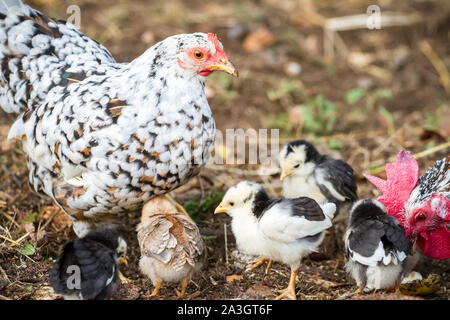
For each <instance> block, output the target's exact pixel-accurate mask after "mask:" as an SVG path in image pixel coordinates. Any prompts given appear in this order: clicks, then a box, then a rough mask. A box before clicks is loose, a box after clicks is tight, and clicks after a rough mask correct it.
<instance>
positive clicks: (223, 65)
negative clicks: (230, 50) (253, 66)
mask: <svg viewBox="0 0 450 320" xmlns="http://www.w3.org/2000/svg"><path fill="white" fill-rule="evenodd" d="M207 70H209V71H224V72H226V73H229V74H231V75H233V76H235V77H239V74H238V71H237V69H236V67H235V66H234V65H233V64H232V63H231V62H230V61H228V60H225V59H219V62H218V63H217V64H213V65H210V66H209V67H208V68H207Z"/></svg>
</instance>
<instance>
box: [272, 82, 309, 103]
mask: <svg viewBox="0 0 450 320" xmlns="http://www.w3.org/2000/svg"><path fill="white" fill-rule="evenodd" d="M304 91H305V88H304V86H303V83H302V82H301V81H300V80H298V79H284V80H282V81H281V82H280V83H278V84H277V85H276V86H274V87H272V88H270V89H268V90H267V92H266V94H267V98H268V99H269V100H270V101H279V100H282V99H296V98H298V97H301V96H302V95H303V93H304Z"/></svg>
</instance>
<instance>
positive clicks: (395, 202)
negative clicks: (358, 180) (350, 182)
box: [364, 150, 419, 224]
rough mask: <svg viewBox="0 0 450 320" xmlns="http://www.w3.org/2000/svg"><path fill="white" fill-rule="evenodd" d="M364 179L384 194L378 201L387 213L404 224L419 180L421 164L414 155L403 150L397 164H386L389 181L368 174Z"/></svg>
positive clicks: (399, 154)
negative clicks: (405, 209)
mask: <svg viewBox="0 0 450 320" xmlns="http://www.w3.org/2000/svg"><path fill="white" fill-rule="evenodd" d="M364 177H366V179H367V180H369V181H370V182H371V183H373V184H374V185H375V187H377V188H378V189H379V190H380V191H381V192H382V193H383V195H382V196H380V197H379V198H378V199H377V200H378V201H380V202H381V203H383V204H384V205H385V206H386V210H387V213H388V214H390V215H392V216H394V217H396V218H397V220H399V222H400V223H402V224H403V223H404V222H405V220H404V216H403V214H402V212H403V209H404V206H405V203H406V201H408V199H409V196H410V194H411V191H412V190H413V189H414V187H415V186H416V184H417V181H418V180H419V164H418V163H417V160H416V159H415V158H414V157H413V155H412V154H411V153H410V152H408V151H405V150H402V151H400V152H399V153H398V155H397V160H396V162H395V164H390V163H388V164H386V177H387V180H383V179H380V178H378V177H374V176H370V175H367V174H364Z"/></svg>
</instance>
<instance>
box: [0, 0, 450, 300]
mask: <svg viewBox="0 0 450 320" xmlns="http://www.w3.org/2000/svg"><path fill="white" fill-rule="evenodd" d="M73 2H74V1H68V0H64V1H56V0H35V1H27V3H31V4H32V5H33V6H34V7H36V8H39V9H40V10H41V11H43V12H44V13H46V14H48V15H50V16H54V17H60V18H67V16H68V15H67V13H66V8H67V7H68V6H69V5H71V4H73ZM75 3H77V4H79V6H80V8H81V30H82V31H83V32H84V33H86V34H87V35H88V36H90V37H92V38H94V39H96V40H97V41H99V42H100V43H102V44H104V45H105V46H106V47H107V48H108V49H109V50H110V51H111V52H112V54H113V55H114V56H115V57H116V59H117V60H118V61H121V62H125V61H131V60H132V59H134V58H135V57H137V56H138V55H139V54H141V53H142V52H143V51H145V50H146V49H147V48H148V47H149V46H151V45H152V44H154V43H155V42H157V41H159V40H162V39H164V38H165V37H167V36H169V35H172V34H176V33H188V32H195V31H202V32H215V33H217V34H218V35H219V38H220V39H221V41H222V42H223V44H224V47H225V52H226V53H227V54H228V56H229V57H230V58H231V60H232V61H233V63H234V64H235V65H236V66H237V67H238V69H239V72H240V77H239V78H238V79H231V78H229V77H227V76H226V75H223V74H213V75H212V76H211V77H210V79H209V80H208V82H207V94H208V96H209V98H208V100H209V103H210V105H211V108H212V111H213V114H214V117H215V120H216V123H217V127H218V129H219V130H222V131H223V130H225V129H226V128H244V129H249V128H255V129H259V128H279V129H280V138H281V143H284V142H286V141H289V140H291V139H296V138H300V137H302V138H306V139H309V140H311V141H313V142H314V143H315V144H316V145H317V146H318V148H319V150H320V151H322V152H326V153H328V154H330V155H332V156H334V157H337V158H341V159H345V160H346V161H347V162H348V163H349V164H350V165H351V166H352V167H353V168H354V169H355V172H356V175H357V178H358V181H357V182H358V195H359V197H360V198H374V197H376V196H378V195H379V193H378V191H376V190H374V188H373V187H372V186H371V185H370V184H369V183H368V182H367V181H366V180H364V179H363V177H362V173H363V172H372V173H374V174H375V173H376V174H378V175H379V176H381V177H383V175H384V172H383V171H382V170H379V168H380V166H381V167H383V166H384V164H385V163H386V162H390V161H393V160H394V159H395V155H396V154H397V152H398V151H399V150H401V149H402V148H405V149H407V150H410V151H411V152H412V153H414V154H415V155H417V156H418V161H419V163H420V168H421V173H423V172H424V171H425V170H426V168H427V167H428V166H430V165H432V164H433V163H434V161H436V160H437V159H441V158H443V157H444V156H445V155H447V154H449V151H450V148H449V146H448V141H449V138H450V127H449V123H450V100H449V91H446V89H445V81H444V80H443V78H445V72H442V69H439V68H436V65H439V62H440V63H441V64H443V65H444V66H445V65H446V66H447V70H448V66H450V46H449V45H448V43H449V40H450V39H449V37H450V19H449V18H450V4H449V3H446V2H445V1H419V0H417V1H412V0H411V1H402V2H399V1H397V2H396V1H393V0H384V1H380V6H381V10H382V14H383V12H385V11H386V12H387V11H394V12H400V13H402V14H404V15H407V16H409V15H411V14H415V15H418V16H419V17H421V19H422V20H421V21H419V22H416V23H411V24H409V25H405V26H396V27H386V28H384V27H383V28H381V30H368V29H366V28H363V29H358V30H350V31H342V32H339V36H340V37H339V39H341V41H338V42H336V43H338V48H336V49H335V50H334V51H335V52H334V59H331V58H330V57H329V56H326V55H325V53H324V46H327V45H329V40H324V28H323V25H324V21H325V20H326V19H327V18H332V17H341V16H347V15H352V14H364V13H365V12H366V8H367V6H368V5H369V3H368V2H367V1H362V0H352V1H343V0H339V1H331V0H327V1H320V2H319V1H317V2H313V1H308V0H286V1H275V0H259V1H240V0H232V1H227V2H225V3H224V2H222V1H221V2H213V1H198V0H188V1H181V0H180V1H173V0H170V1H167V0H165V1H160V0H155V1H144V0H128V1H113V0H99V1H93V0H77V1H75ZM258 35H259V36H258ZM430 48H431V51H432V54H430ZM439 70H440V71H439ZM447 76H448V71H447ZM443 83H444V84H443ZM448 86H449V84H447V90H448V89H449V87H448ZM355 88H358V89H359V91H357V90H354V89H355ZM352 90H353V91H352ZM357 94H361V97H360V99H357V101H356V102H352V97H351V96H352V95H353V97H354V96H355V95H357ZM318 95H322V97H324V99H325V100H326V101H327V102H330V103H331V104H332V105H333V106H335V107H336V112H335V113H334V114H333V115H332V117H331V118H320V116H317V115H316V118H314V119H316V120H317V119H318V120H317V121H318V123H319V124H321V125H322V124H324V123H325V124H329V125H330V126H331V129H330V128H328V129H323V128H321V129H317V128H316V129H314V128H313V129H311V128H308V127H307V125H306V124H304V123H302V122H301V121H300V120H299V119H298V118H299V117H298V113H296V110H297V109H298V108H297V107H298V106H306V107H305V109H308V107H310V106H311V104H313V103H314V102H311V98H315V97H316V98H317V96H318ZM308 101H309V102H308ZM315 101H317V100H315ZM319 104H320V106H321V107H322V106H324V105H325V104H326V103H323V101H322V102H321V103H319ZM14 119H15V118H14V115H9V114H5V113H4V112H3V111H0V226H1V227H2V228H1V229H0V300H1V299H15V300H16V299H24V300H28V299H58V298H60V297H58V296H56V295H54V294H53V292H52V290H51V288H50V287H49V277H48V274H49V270H50V269H51V267H52V265H53V263H54V260H55V259H56V257H57V256H58V254H59V252H60V250H61V248H62V246H63V245H64V244H65V243H66V242H67V241H69V240H73V239H75V235H74V233H73V231H72V230H71V223H70V221H69V220H68V218H67V217H65V216H64V215H63V214H62V213H61V212H60V211H59V210H57V209H56V208H55V207H54V206H53V205H52V202H51V201H50V200H48V199H41V198H39V197H38V196H37V195H35V194H34V193H33V192H31V191H30V189H29V187H28V173H27V168H26V163H25V156H24V153H23V151H22V149H21V145H20V143H19V142H16V141H9V142H7V141H6V136H7V134H8V130H9V127H10V125H11V124H12V122H13V121H14ZM330 123H331V124H330ZM446 144H447V145H446ZM424 151H425V153H424ZM261 169H262V168H261V166H257V165H227V166H209V167H207V168H205V169H204V170H202V172H201V174H200V175H199V177H198V178H194V179H192V180H191V181H190V182H189V183H188V184H187V185H185V186H183V187H181V188H179V189H177V190H176V191H174V192H173V195H174V196H175V198H176V199H177V200H178V201H179V202H180V203H184V204H186V203H187V202H188V201H191V203H192V202H195V203H198V202H200V201H201V199H205V198H208V197H212V196H214V195H217V194H218V193H219V192H222V191H225V190H226V189H227V188H228V187H230V186H232V185H234V184H235V183H237V182H238V181H241V180H244V179H247V180H252V181H256V182H260V183H263V184H264V185H265V187H266V188H267V190H268V191H269V192H270V193H271V194H272V195H273V196H280V195H281V183H280V181H279V179H278V174H277V173H276V172H275V171H274V174H273V175H270V176H269V175H266V176H260V175H258V174H257V173H258V170H261ZM265 169H270V168H265ZM272 169H273V168H272ZM213 210H214V206H209V207H207V208H205V209H204V210H198V211H196V212H195V214H196V216H195V220H196V222H197V224H198V226H199V228H200V231H201V234H202V235H203V236H204V239H205V244H206V251H207V256H206V262H205V266H204V269H203V271H202V272H201V273H199V274H197V275H196V276H195V277H194V279H193V281H192V282H191V283H190V285H189V287H188V292H187V294H188V295H187V298H188V299H273V298H274V297H275V296H276V292H275V290H276V289H282V288H284V287H286V285H287V283H288V279H289V270H288V267H287V266H284V265H282V264H278V263H275V264H274V266H273V268H272V270H271V271H270V272H269V273H268V274H267V275H265V274H264V268H260V269H258V270H256V271H255V272H253V273H247V272H244V271H245V269H246V267H247V262H248V257H243V256H242V255H241V254H239V253H238V252H237V250H236V247H235V243H234V237H233V235H232V233H231V232H230V218H229V217H227V216H226V215H223V216H222V215H219V216H213ZM138 221H139V213H135V214H131V213H130V214H128V215H126V216H124V217H123V232H124V235H125V237H126V240H127V243H128V254H127V255H128V266H127V267H126V266H121V271H122V272H123V273H124V275H125V276H126V277H128V278H129V279H130V280H131V281H130V283H128V284H123V285H122V288H121V290H120V291H119V292H118V293H117V295H116V297H115V298H117V299H150V297H149V296H150V294H151V292H152V290H153V287H152V285H151V282H150V280H149V279H147V278H145V277H144V276H142V275H141V274H140V273H139V270H138V261H139V256H140V252H139V247H138V243H137V238H136V232H135V227H136V225H137V223H138ZM346 222H347V221H346V212H343V213H341V214H340V215H339V216H338V217H337V219H336V223H335V226H334V228H333V229H332V230H330V232H329V233H330V235H329V236H328V238H327V239H328V240H327V243H328V245H327V248H328V249H327V255H328V256H327V257H325V259H318V258H317V257H315V258H314V259H313V258H307V259H305V260H304V262H303V264H302V266H301V268H300V272H299V276H298V278H297V287H296V289H297V296H298V298H299V299H351V298H362V299H371V298H373V299H386V298H387V299H408V298H409V297H407V296H404V295H398V294H387V293H378V294H377V295H356V296H353V295H350V294H349V293H351V292H353V291H354V290H356V287H355V285H354V284H353V282H352V281H351V280H350V279H348V278H347V277H346V275H345V271H344V264H345V259H344V255H343V241H342V239H343V234H344V232H345V229H346ZM224 230H228V231H227V233H226V237H225V232H224ZM225 238H226V240H227V246H225ZM25 244H31V245H32V247H33V248H34V249H35V252H34V253H32V254H29V255H27V254H21V253H19V252H18V251H20V250H23V249H25V248H26V247H25ZM28 249H29V248H28ZM22 252H23V251H22ZM322 258H324V257H322ZM449 267H450V263H449V261H448V260H447V261H438V260H431V259H427V258H424V259H422V260H421V262H420V263H419V264H418V265H417V267H416V269H415V270H416V271H418V272H420V273H421V274H422V275H424V276H427V275H429V274H432V273H434V274H438V275H440V277H441V283H440V289H439V290H438V291H437V292H436V293H434V294H432V295H428V296H424V297H423V298H424V299H448V298H449V291H448V290H449V289H450V268H449ZM230 275H243V277H242V278H241V279H240V280H235V281H232V282H228V281H227V276H230ZM175 288H176V286H175V285H169V286H167V287H164V288H163V290H162V292H161V293H162V295H161V297H159V298H160V299H173V298H174V295H175V292H174V289H175ZM152 299H153V298H152Z"/></svg>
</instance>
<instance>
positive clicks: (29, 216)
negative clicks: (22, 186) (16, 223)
mask: <svg viewBox="0 0 450 320" xmlns="http://www.w3.org/2000/svg"><path fill="white" fill-rule="evenodd" d="M36 217H37V213H36V212H33V213H27V214H26V215H25V217H24V218H23V219H22V220H21V221H20V222H21V223H23V224H27V223H34V222H35V221H36Z"/></svg>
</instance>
